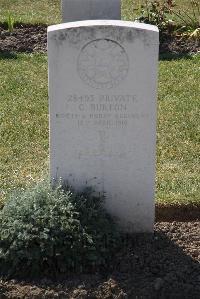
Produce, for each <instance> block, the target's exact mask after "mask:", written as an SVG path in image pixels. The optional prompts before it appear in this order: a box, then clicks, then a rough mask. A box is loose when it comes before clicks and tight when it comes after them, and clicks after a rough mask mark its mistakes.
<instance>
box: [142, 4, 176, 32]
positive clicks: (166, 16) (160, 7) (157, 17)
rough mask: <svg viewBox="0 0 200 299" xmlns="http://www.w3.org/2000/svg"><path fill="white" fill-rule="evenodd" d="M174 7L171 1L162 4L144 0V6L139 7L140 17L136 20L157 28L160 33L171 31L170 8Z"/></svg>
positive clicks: (172, 24) (172, 23)
mask: <svg viewBox="0 0 200 299" xmlns="http://www.w3.org/2000/svg"><path fill="white" fill-rule="evenodd" d="M174 6H175V3H174V1H173V0H165V1H164V2H163V3H162V2H161V1H159V0H156V1H155V0H150V1H149V0H146V1H145V4H143V5H140V13H141V15H140V16H139V17H138V18H137V20H138V21H139V22H142V23H148V24H152V25H156V26H158V28H159V29H160V30H161V31H162V30H165V29H167V30H168V31H169V32H170V31H172V30H173V27H174V22H173V21H172V19H171V18H172V8H173V7H174Z"/></svg>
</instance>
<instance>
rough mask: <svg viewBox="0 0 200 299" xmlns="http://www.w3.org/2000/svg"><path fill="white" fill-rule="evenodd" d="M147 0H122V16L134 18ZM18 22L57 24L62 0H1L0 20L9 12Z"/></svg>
mask: <svg viewBox="0 0 200 299" xmlns="http://www.w3.org/2000/svg"><path fill="white" fill-rule="evenodd" d="M144 2H145V0H122V18H123V19H124V20H130V21H132V20H134V19H135V17H136V15H137V14H138V12H137V10H138V8H139V7H140V3H144ZM176 3H177V7H180V8H181V9H186V10H189V12H190V14H192V10H191V5H190V3H189V0H176ZM9 13H11V15H12V16H13V17H14V19H15V21H17V22H24V23H45V24H56V23H60V21H61V13H60V0H26V1H24V0H0V22H4V21H7V19H8V14H9Z"/></svg>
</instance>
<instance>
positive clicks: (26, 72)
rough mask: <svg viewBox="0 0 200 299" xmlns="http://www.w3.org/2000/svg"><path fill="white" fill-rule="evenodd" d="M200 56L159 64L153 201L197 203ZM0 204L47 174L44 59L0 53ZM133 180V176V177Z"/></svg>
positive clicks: (45, 68) (199, 144) (199, 188)
mask: <svg viewBox="0 0 200 299" xmlns="http://www.w3.org/2000/svg"><path fill="white" fill-rule="evenodd" d="M199 69H200V55H196V56H190V57H187V58H182V59H178V60H163V61H160V77H159V100H158V134H157V135H158V144H157V196H156V197H157V203H160V204H168V205H169V204H170V205H171V204H178V205H184V204H186V205H187V204H194V205H200V186H199V183H200V179H199V173H200V168H199V162H200V161H199V159H200V158H199V152H200V140H199V137H200V136H199V132H200V123H199V111H200V79H199ZM0 70H1V71H0V98H1V102H0V119H1V120H0V136H1V143H0V191H1V193H0V195H1V199H0V202H3V201H4V200H5V199H6V196H7V195H8V194H9V193H10V192H11V191H13V190H14V189H16V188H25V187H28V186H30V185H31V184H33V183H35V182H37V181H38V180H39V179H40V178H41V177H44V176H45V175H46V174H47V172H48V149H49V144H48V137H49V136H48V91H47V56H46V55H44V54H18V55H17V54H16V55H9V56H5V55H3V54H0ZM133 179H134V178H133Z"/></svg>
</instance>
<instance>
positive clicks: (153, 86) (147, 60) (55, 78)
mask: <svg viewBox="0 0 200 299" xmlns="http://www.w3.org/2000/svg"><path fill="white" fill-rule="evenodd" d="M158 45H159V33H158V29H157V27H155V26H152V25H146V24H139V23H133V22H125V21H105V20H99V21H81V22H73V23H66V24H60V25H55V26H50V27H49V28H48V59H49V100H50V173H51V179H52V180H58V179H59V178H62V179H63V180H65V181H67V182H68V184H70V185H71V186H73V187H74V188H75V189H76V190H80V189H81V188H84V187H85V186H92V187H93V188H94V189H95V190H96V192H99V193H100V194H104V195H105V198H106V208H107V209H108V211H109V212H110V213H111V214H112V215H113V216H115V217H116V219H117V220H118V221H119V222H120V224H121V227H122V228H123V229H124V230H125V231H128V232H152V231H153V224H154V210H155V208H154V188H155V163H156V162H155V156H156V90H157V63H158Z"/></svg>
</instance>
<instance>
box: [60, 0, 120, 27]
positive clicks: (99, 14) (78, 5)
mask: <svg viewBox="0 0 200 299" xmlns="http://www.w3.org/2000/svg"><path fill="white" fill-rule="evenodd" d="M61 6H62V7H61V10H62V20H63V23H65V22H73V21H82V20H98V19H99V20H101V19H110V20H115V19H117V20H120V19H121V0H62V2H61Z"/></svg>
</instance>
